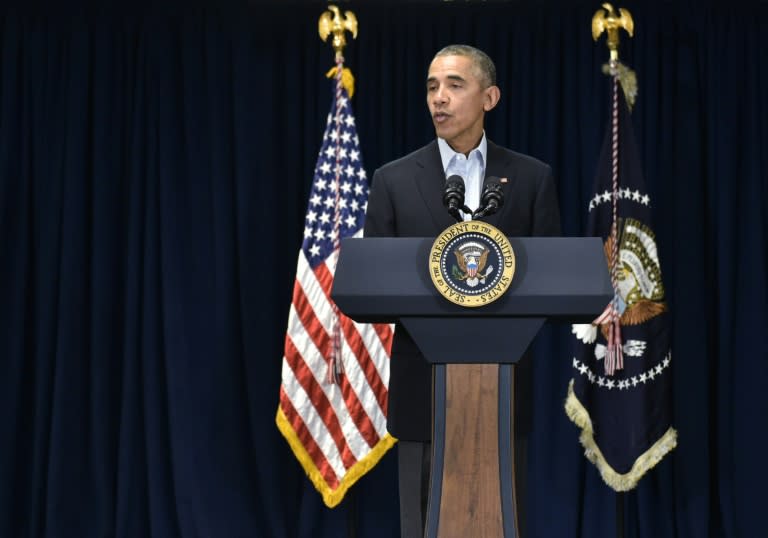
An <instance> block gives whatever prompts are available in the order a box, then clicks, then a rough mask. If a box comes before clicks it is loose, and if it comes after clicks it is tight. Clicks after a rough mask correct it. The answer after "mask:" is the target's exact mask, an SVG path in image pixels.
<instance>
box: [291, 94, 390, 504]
mask: <svg viewBox="0 0 768 538" xmlns="http://www.w3.org/2000/svg"><path fill="white" fill-rule="evenodd" d="M334 89H335V92H334V96H333V101H332V103H331V111H330V113H329V114H328V121H327V124H326V128H325V134H324V135H323V143H322V147H321V148H320V153H319V155H318V157H317V164H316V165H315V173H314V177H313V181H312V190H311V193H310V198H309V204H308V207H307V215H306V219H305V225H304V242H303V243H302V245H301V250H300V251H299V259H298V263H297V268H296V281H295V283H294V287H293V300H292V302H291V308H290V312H289V315H288V329H287V332H286V335H285V351H284V356H283V367H282V385H281V387H280V405H279V407H278V411H277V419H276V420H277V425H278V428H279V429H280V431H281V432H282V434H283V435H284V436H285V438H286V439H287V440H288V443H289V444H290V446H291V449H292V450H293V452H294V454H295V455H296V458H297V459H298V460H299V462H300V463H301V465H302V466H303V467H304V470H305V472H306V473H307V475H308V476H309V478H310V480H311V481H312V483H313V484H314V485H315V487H316V488H317V490H318V491H319V492H320V493H321V494H322V496H323V501H324V502H325V504H326V505H327V506H329V507H334V506H336V505H337V504H338V503H340V502H341V500H342V499H343V498H344V495H345V493H346V491H347V490H348V489H349V487H350V486H352V485H353V484H354V483H355V482H356V481H357V480H358V479H359V478H360V477H361V476H363V475H364V474H365V473H366V472H367V471H368V470H370V469H371V468H372V467H373V466H374V465H375V464H376V463H377V462H378V461H379V459H381V457H382V456H383V455H384V453H386V451H387V450H388V449H389V448H391V447H392V446H393V445H394V443H395V439H394V438H393V437H392V436H390V435H389V434H388V433H387V429H386V424H387V386H388V384H389V353H390V348H391V345H392V334H393V330H392V328H391V326H389V325H367V324H360V323H356V322H354V321H352V320H351V319H349V318H347V317H346V316H344V315H343V314H341V313H340V312H338V310H337V309H336V306H335V304H334V303H333V301H332V300H331V297H330V292H331V285H332V284H333V275H334V272H335V268H336V259H337V256H338V243H339V240H340V239H341V238H343V237H350V236H356V237H360V236H362V233H363V221H364V218H365V209H366V206H367V200H368V181H367V177H366V173H365V168H364V167H363V159H362V156H361V155H360V144H359V140H358V138H357V132H356V129H355V118H354V115H353V113H352V107H351V105H350V103H349V97H348V94H347V91H346V90H345V89H343V88H342V86H341V84H340V79H337V80H336V81H335V88H334Z"/></svg>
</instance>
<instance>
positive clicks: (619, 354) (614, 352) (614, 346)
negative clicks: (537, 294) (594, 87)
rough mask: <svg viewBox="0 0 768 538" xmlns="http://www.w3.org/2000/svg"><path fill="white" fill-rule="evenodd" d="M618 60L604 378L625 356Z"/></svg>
mask: <svg viewBox="0 0 768 538" xmlns="http://www.w3.org/2000/svg"><path fill="white" fill-rule="evenodd" d="M615 63H616V62H615V60H612V61H611V68H612V72H613V84H612V106H611V182H612V185H611V187H612V191H613V192H612V193H611V205H612V207H611V209H612V220H611V267H610V269H611V284H612V285H613V302H612V308H611V318H610V322H609V325H608V346H607V349H606V354H605V374H606V375H613V374H614V372H615V371H616V370H622V369H623V368H624V352H623V350H622V345H621V322H620V315H619V297H620V296H619V287H618V280H619V276H618V272H619V237H618V235H619V234H618V228H619V223H618V205H619V77H618V74H617V72H616V65H615Z"/></svg>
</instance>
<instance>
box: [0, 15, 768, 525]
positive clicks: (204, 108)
mask: <svg viewBox="0 0 768 538" xmlns="http://www.w3.org/2000/svg"><path fill="white" fill-rule="evenodd" d="M216 6H219V7H215V6H214V3H211V5H209V6H206V5H203V4H201V5H196V7H194V8H192V7H190V6H189V5H187V6H186V7H185V9H184V10H180V9H178V8H176V9H173V8H172V7H166V8H162V9H161V8H157V7H155V8H149V7H137V6H136V5H133V6H131V7H130V8H125V9H122V10H119V11H116V10H114V9H113V10H111V11H106V10H105V9H103V8H98V7H93V6H91V7H82V6H77V7H75V8H73V9H67V8H66V7H61V6H59V7H58V8H57V11H56V12H54V11H53V9H52V8H51V9H44V8H39V9H32V8H29V7H26V8H19V9H15V10H14V9H11V8H3V11H2V12H1V13H2V15H1V16H0V537H1V538H27V537H29V538H36V537H50V538H69V537H73V538H97V537H98V538H104V537H115V538H135V537H156V538H165V537H169V538H170V537H184V538H230V537H231V538H236V537H243V538H245V537H249V538H250V537H254V536H257V537H276V538H282V537H312V538H315V537H340V536H347V535H348V534H349V533H351V532H352V531H353V530H354V531H356V532H357V535H358V536H361V537H365V538H368V537H372V538H378V537H382V538H383V537H394V536H396V535H397V529H398V528H399V524H398V509H397V488H396V482H395V480H396V462H395V457H396V456H395V452H394V451H392V452H391V453H390V454H388V455H387V456H386V457H385V458H384V460H383V461H382V462H381V463H380V464H379V465H378V467H377V468H375V469H374V470H373V471H372V472H371V473H370V474H369V475H367V476H366V477H365V478H363V479H362V480H361V481H360V482H359V484H358V485H357V486H356V487H355V488H353V491H352V495H350V496H349V497H348V499H347V500H345V501H344V502H343V503H342V505H341V506H340V507H339V508H337V509H335V510H333V511H331V510H328V509H326V508H324V507H323V505H322V503H321V499H320V496H319V495H318V494H317V493H316V492H315V491H314V490H313V489H312V486H311V485H310V483H309V481H308V480H307V479H306V477H305V476H304V475H303V473H302V471H301V468H300V466H299V464H298V463H297V461H296V460H295V459H294V458H293V456H292V454H291V452H290V450H289V448H288V445H287V443H286V442H285V441H284V440H283V439H282V437H280V435H279V433H278V431H277V429H276V427H275V425H274V416H275V412H276V409H277V399H278V387H279V383H280V365H281V357H282V346H283V339H284V331H285V323H286V319H287V311H288V306H289V302H290V294H291V288H292V283H293V271H294V268H295V266H294V263H295V259H296V253H297V252H298V249H299V246H300V242H301V234H302V230H303V219H304V211H305V207H306V202H307V195H308V191H309V182H310V179H311V177H312V168H313V166H314V163H315V159H316V157H317V150H318V148H319V146H320V138H321V136H322V131H323V127H324V122H325V116H326V114H327V112H328V108H329V106H330V98H331V94H330V91H331V90H330V87H331V86H330V82H329V81H327V80H326V79H325V78H324V76H323V75H324V73H325V71H326V70H327V69H328V68H330V67H331V66H332V63H333V61H332V52H331V50H330V47H329V46H328V45H327V44H323V43H322V42H321V41H320V40H319V38H318V37H317V33H316V24H317V18H318V16H319V15H320V13H321V11H322V9H323V4H322V3H319V2H316V3H313V4H311V5H306V4H301V3H292V4H286V3H278V2H274V3H268V4H263V5H261V4H259V5H256V4H253V5H250V6H248V5H243V6H231V5H229V6H227V7H226V8H222V7H220V4H216ZM344 7H345V8H346V7H349V8H351V9H353V10H354V11H355V12H356V14H357V17H358V19H359V22H360V35H359V37H358V39H357V40H356V41H354V42H352V43H351V44H350V45H349V47H348V51H347V54H346V56H347V65H348V66H349V67H351V69H352V70H353V72H354V74H355V75H356V77H357V94H356V96H355V97H354V99H353V106H354V107H355V113H356V117H357V126H358V132H359V134H360V138H361V144H362V149H363V158H364V162H365V164H366V167H367V169H368V172H369V177H370V176H372V173H373V170H374V169H375V168H376V167H378V166H380V165H382V164H383V163H385V162H387V161H388V160H391V159H393V158H395V157H398V156H400V155H403V154H405V153H406V152H409V151H411V150H413V149H415V148H417V147H419V146H421V145H422V144H424V143H426V142H427V141H428V140H430V139H431V138H432V137H433V135H434V133H433V131H432V128H431V124H430V120H429V117H428V114H427V109H426V104H425V85H424V80H425V73H426V69H427V66H428V63H429V61H430V59H431V57H432V55H433V54H434V52H435V51H436V50H437V49H439V48H440V47H442V46H443V45H446V44H448V43H451V42H466V43H470V44H474V45H476V46H478V47H480V48H482V49H484V50H486V51H487V52H488V53H489V54H490V55H491V56H492V57H493V58H494V59H495V61H496V63H497V67H498V71H499V85H500V87H501V90H502V101H501V105H500V106H499V107H498V109H497V110H495V111H494V112H493V113H492V114H491V115H490V116H489V118H488V122H487V132H488V135H489V137H490V138H491V139H492V140H494V141H495V142H497V143H500V144H502V145H505V146H508V147H511V148H514V149H517V150H519V151H522V152H526V153H530V154H532V155H534V156H536V157H538V158H540V159H542V160H544V161H546V162H549V163H551V164H552V166H553V167H554V170H555V174H556V178H557V182H558V190H559V195H560V201H561V208H562V216H563V226H564V230H565V233H566V234H567V235H579V234H580V233H581V231H582V230H583V228H584V225H585V221H586V212H585V208H586V206H587V203H588V199H589V197H590V196H591V190H590V188H591V185H592V179H593V176H594V172H595V166H596V162H597V157H598V152H599V148H600V144H601V142H602V136H603V129H604V126H605V121H606V118H607V112H608V81H607V79H606V78H605V77H604V75H602V74H601V72H600V67H601V64H602V63H603V62H604V61H605V59H606V54H607V52H606V49H605V46H604V45H603V44H599V45H595V44H593V42H592V40H591V37H590V33H589V23H590V19H591V16H592V14H593V13H594V11H595V10H596V9H597V7H598V5H597V2H589V3H587V2H555V1H553V2H547V3H539V2H532V1H530V2H527V1H519V2H510V3H488V4H485V3H483V4H478V3H467V4H465V3H459V2H455V3H440V2H432V3H426V2H425V3H412V4H400V5H398V6H397V7H394V5H393V4H392V3H385V4H381V3H366V2H362V3H355V2H351V3H349V4H345V6H344ZM624 7H627V8H629V9H630V10H631V11H632V13H633V15H634V17H635V24H636V37H635V38H634V39H633V40H631V41H627V40H626V39H624V40H623V42H624V46H623V48H622V57H623V58H624V59H625V61H626V62H627V63H628V64H629V65H630V66H632V67H633V68H634V69H635V70H636V71H637V73H638V77H639V90H640V93H639V98H638V104H637V106H636V108H635V111H634V114H633V121H634V124H635V127H636V131H637V135H638V141H639V143H640V146H641V152H642V159H643V163H644V167H645V170H644V171H645V177H646V181H647V183H648V187H649V190H650V193H651V195H652V198H653V200H654V205H653V208H652V209H653V215H654V223H655V229H656V233H657V238H658V243H659V246H660V255H661V261H662V270H663V273H664V277H665V283H666V287H667V290H668V300H669V303H670V306H671V313H672V321H673V339H674V340H673V349H674V357H675V360H674V361H673V363H672V364H673V373H674V414H675V424H676V427H677V428H678V431H679V447H678V448H677V449H676V450H675V451H674V452H673V453H672V454H671V455H670V456H669V457H667V458H666V459H665V460H664V461H663V462H662V463H661V464H660V465H659V466H658V467H657V468H656V469H655V470H654V471H652V472H651V473H650V474H649V475H648V476H647V477H646V478H644V479H643V480H642V482H641V484H640V486H639V488H638V489H637V490H635V491H633V492H631V493H629V494H628V495H627V498H626V514H627V517H626V525H625V526H626V536H627V537H628V538H630V537H631V538H634V537H643V538H666V537H670V538H671V537H686V538H687V537H691V538H701V537H706V536H712V537H715V536H716V537H742V536H744V537H755V536H768V524H766V523H765V513H764V512H763V510H764V507H765V502H766V500H767V499H768V495H766V493H765V489H764V488H765V484H766V483H768V470H766V465H765V462H764V458H765V454H766V452H768V429H766V416H768V391H767V390H766V385H767V384H768V353H767V352H766V345H765V342H764V334H765V330H766V328H767V327H768V291H767V289H766V281H767V275H768V267H767V264H766V262H767V258H768V255H767V250H768V248H767V247H768V225H767V223H766V216H765V215H766V202H765V200H766V195H768V150H766V148H768V98H767V96H768V47H765V46H764V43H763V42H762V41H761V37H762V36H765V35H768V4H767V3H766V2H765V1H758V0H755V1H752V2H741V3H736V4H734V3H729V4H728V5H727V6H720V5H717V4H716V3H706V2H704V3H702V2H697V3H695V4H694V3H691V4H688V3H682V2H650V3H647V2H646V3H639V2H628V3H627V4H626V5H625V6H624ZM568 332H569V331H568V327H552V328H550V329H548V330H547V332H546V333H545V334H544V335H543V336H544V337H543V338H540V339H539V341H538V343H537V345H536V351H537V357H538V359H537V362H536V379H537V382H536V385H535V387H534V394H535V409H534V413H535V424H534V432H533V441H532V442H533V446H532V451H531V457H530V461H529V470H528V475H529V477H530V478H531V479H532V480H533V485H532V486H531V489H530V495H531V500H530V509H531V514H530V516H529V521H530V523H529V525H530V530H531V531H532V532H531V536H535V537H553V538H567V537H574V538H575V537H594V536H600V537H602V536H606V537H609V536H613V535H614V533H615V521H614V494H613V492H612V491H611V490H609V489H608V488H607V487H606V486H605V485H604V484H603V483H602V482H601V480H600V478H599V476H598V474H597V472H596V470H595V469H594V468H593V467H592V466H591V465H589V464H588V463H587V462H586V460H585V458H584V457H583V456H582V453H581V448H580V446H579V444H578V440H577V437H578V432H577V429H576V428H575V427H574V426H573V425H572V424H571V423H570V422H569V421H568V419H567V418H566V417H565V414H564V412H563V410H562V404H563V400H564V397H565V394H566V387H567V383H568V380H569V379H570V378H571V368H570V362H571V361H570V349H569V344H570V341H569V339H568V338H567V334H568Z"/></svg>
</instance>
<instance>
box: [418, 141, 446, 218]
mask: <svg viewBox="0 0 768 538" xmlns="http://www.w3.org/2000/svg"><path fill="white" fill-rule="evenodd" d="M416 164H417V165H418V166H419V167H420V168H421V170H420V171H419V173H418V174H416V186H417V187H418V189H419V193H420V194H421V198H422V200H423V201H424V205H425V206H427V209H428V210H429V214H430V216H431V217H432V220H433V221H434V223H435V226H436V227H437V230H444V229H445V228H447V227H448V226H450V225H451V224H454V223H455V221H454V220H453V217H451V216H450V215H449V214H448V211H447V210H446V209H445V207H443V189H444V188H445V172H444V171H443V162H442V160H441V159H440V150H439V149H438V147H437V141H433V142H432V143H431V144H429V145H427V146H426V147H425V148H424V150H423V151H421V152H419V155H418V156H417V159H416Z"/></svg>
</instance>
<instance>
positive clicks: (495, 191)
mask: <svg viewBox="0 0 768 538" xmlns="http://www.w3.org/2000/svg"><path fill="white" fill-rule="evenodd" d="M503 205H504V191H503V190H502V189H501V183H499V178H497V177H496V176H488V177H487V178H486V179H485V185H483V194H481V195H480V207H478V208H477V210H475V212H474V213H472V218H473V219H477V218H480V217H487V216H488V215H493V214H494V213H496V212H497V211H498V210H499V208H500V207H501V206H503Z"/></svg>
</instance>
